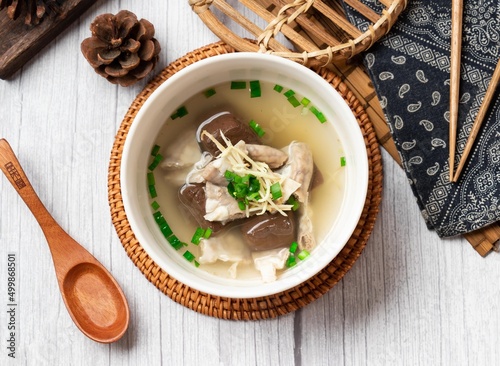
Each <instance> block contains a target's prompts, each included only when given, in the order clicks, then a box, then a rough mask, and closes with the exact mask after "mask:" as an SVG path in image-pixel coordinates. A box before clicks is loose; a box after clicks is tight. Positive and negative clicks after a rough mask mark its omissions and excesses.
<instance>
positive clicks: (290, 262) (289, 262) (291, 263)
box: [286, 255, 297, 268]
mask: <svg viewBox="0 0 500 366" xmlns="http://www.w3.org/2000/svg"><path fill="white" fill-rule="evenodd" d="M296 264H297V260H296V259H295V256H293V255H290V256H289V257H288V259H287V260H286V266H287V267H288V268H291V267H293V266H295V265H296Z"/></svg>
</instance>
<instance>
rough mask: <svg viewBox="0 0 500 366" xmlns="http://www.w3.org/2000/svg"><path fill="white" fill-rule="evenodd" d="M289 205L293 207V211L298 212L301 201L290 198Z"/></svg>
mask: <svg viewBox="0 0 500 366" xmlns="http://www.w3.org/2000/svg"><path fill="white" fill-rule="evenodd" d="M286 203H287V204H288V205H292V211H297V210H298V209H299V207H300V203H299V201H297V199H296V198H295V197H294V196H290V198H289V199H288V200H287V201H286Z"/></svg>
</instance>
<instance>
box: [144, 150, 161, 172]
mask: <svg viewBox="0 0 500 366" xmlns="http://www.w3.org/2000/svg"><path fill="white" fill-rule="evenodd" d="M162 160H163V156H162V155H161V154H156V156H155V158H154V159H153V162H152V163H151V164H150V165H149V167H148V169H149V170H151V171H153V170H155V168H156V167H157V166H158V164H160V162H161V161H162Z"/></svg>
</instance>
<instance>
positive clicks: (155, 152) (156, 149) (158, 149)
mask: <svg viewBox="0 0 500 366" xmlns="http://www.w3.org/2000/svg"><path fill="white" fill-rule="evenodd" d="M159 152H160V146H159V145H155V146H153V149H152V150H151V155H152V156H156V154H158V153H159Z"/></svg>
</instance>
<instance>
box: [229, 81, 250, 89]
mask: <svg viewBox="0 0 500 366" xmlns="http://www.w3.org/2000/svg"><path fill="white" fill-rule="evenodd" d="M246 87H247V82H246V81H231V89H246Z"/></svg>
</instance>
